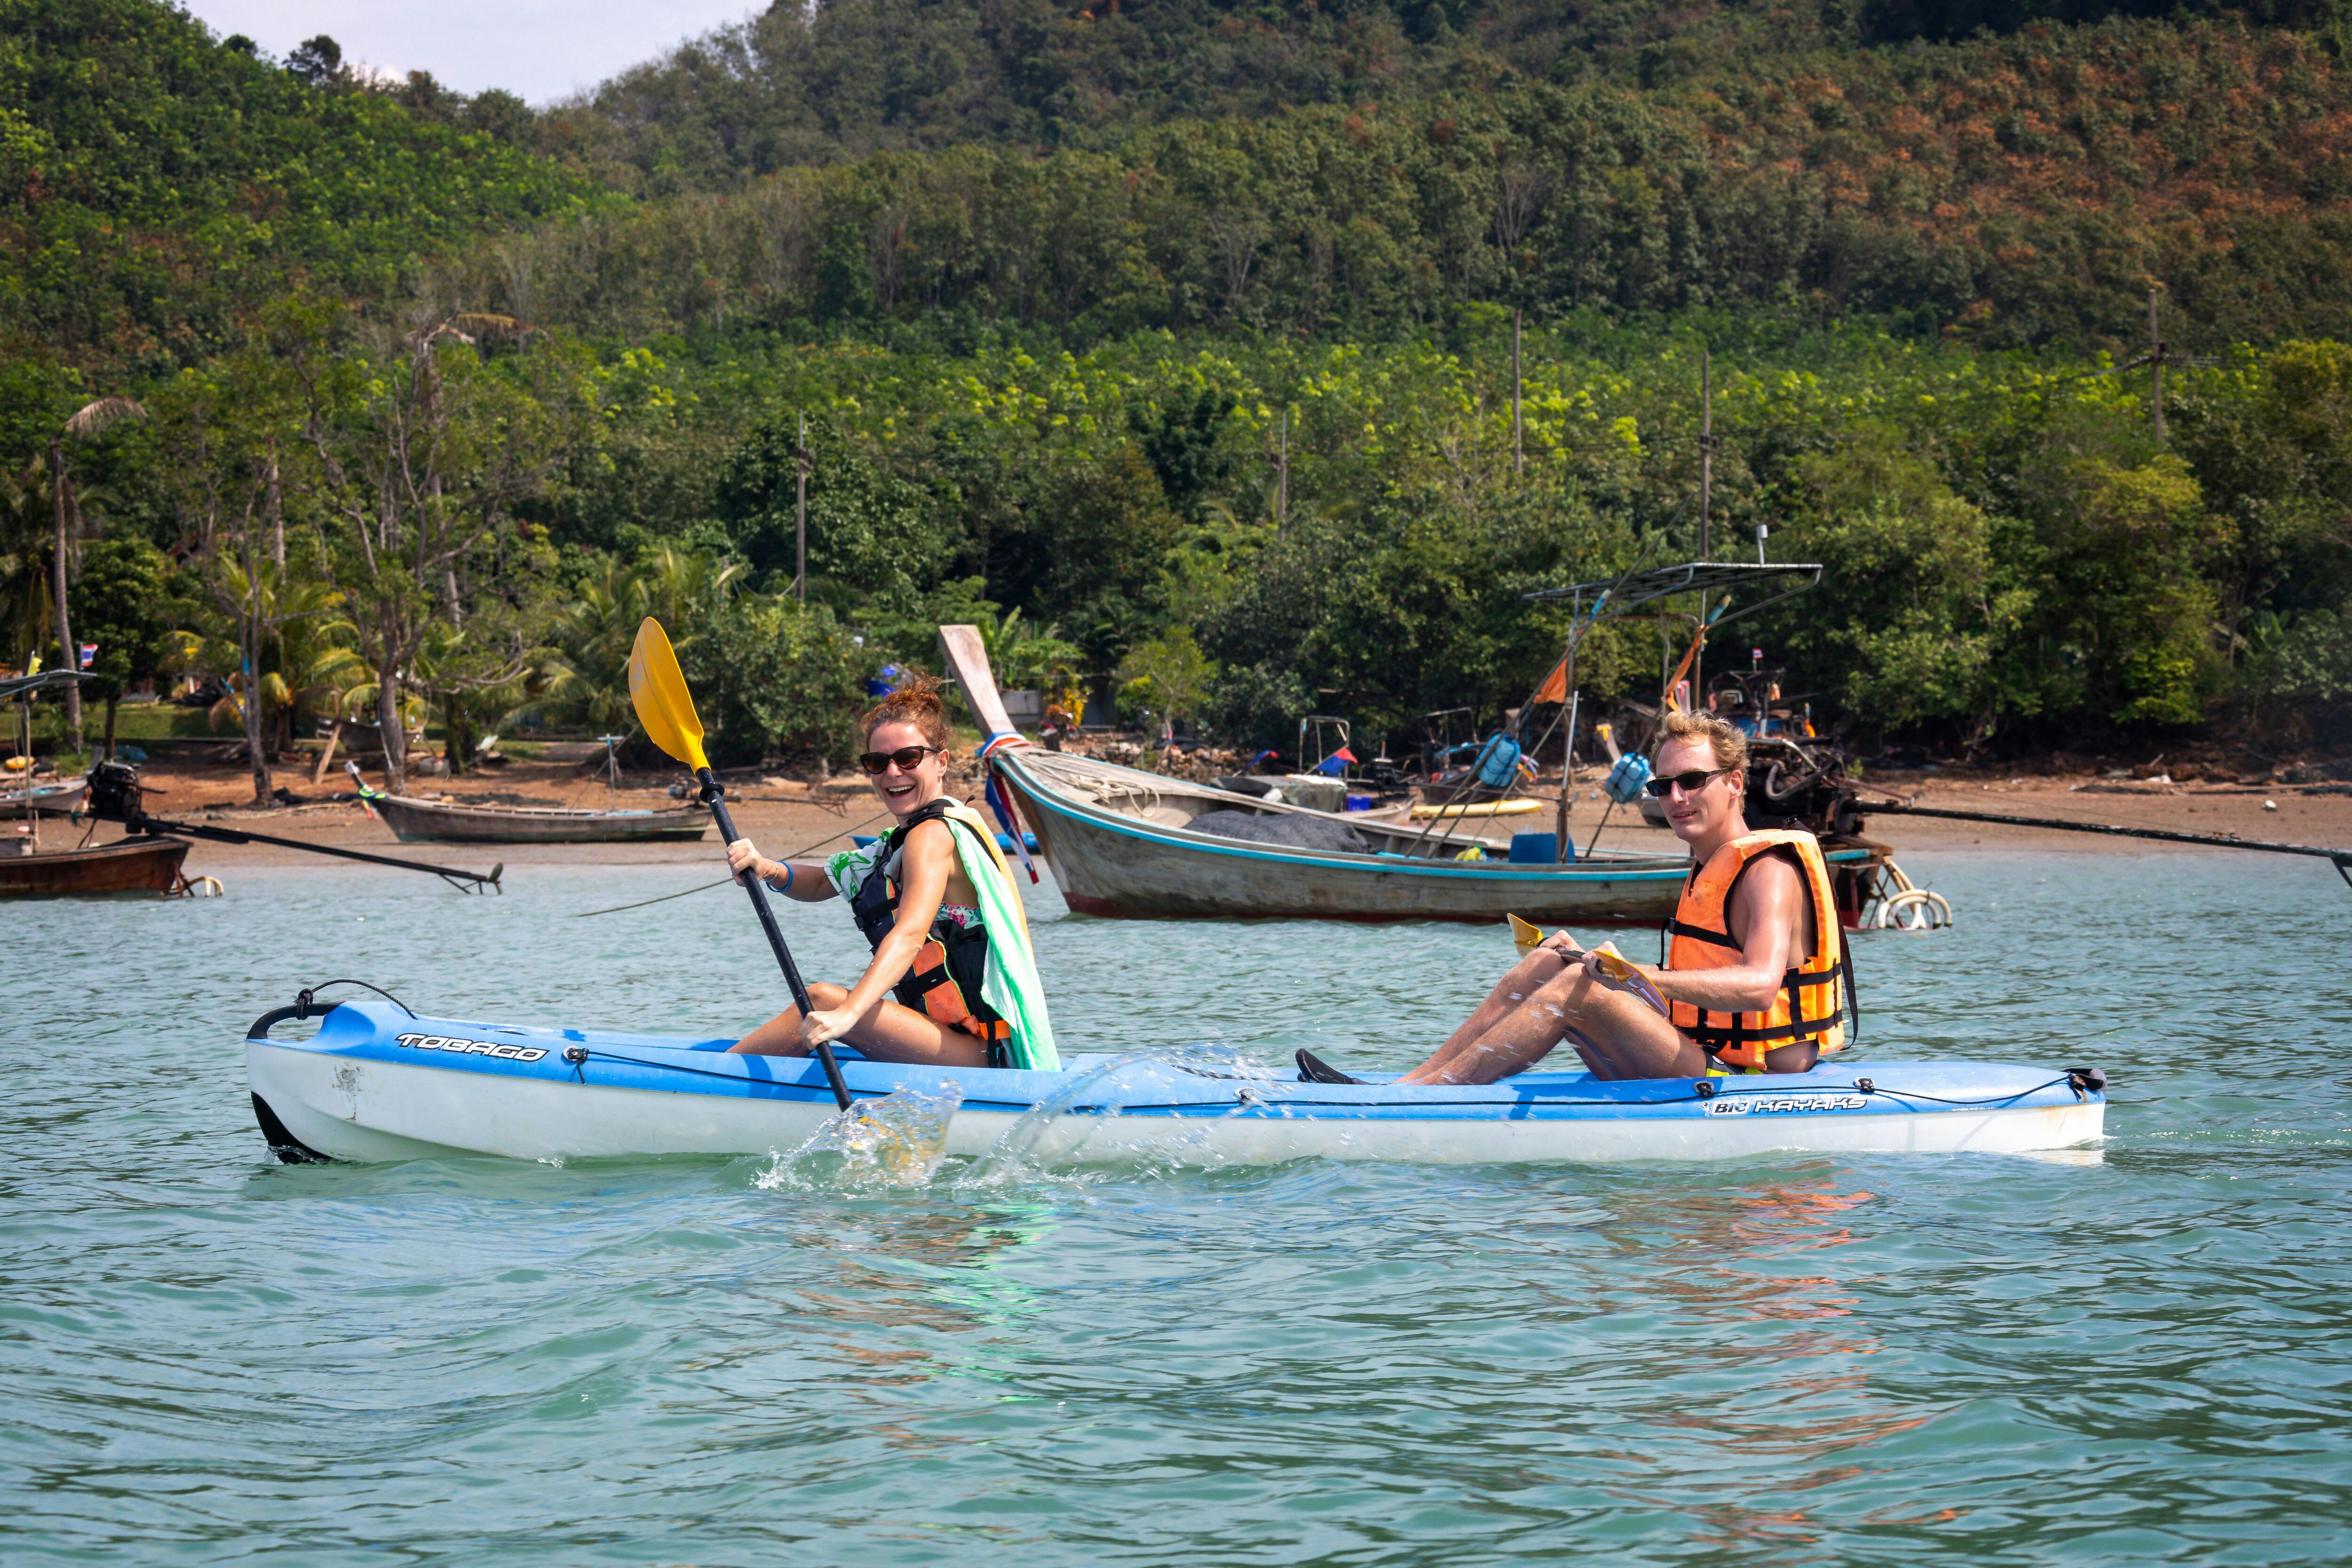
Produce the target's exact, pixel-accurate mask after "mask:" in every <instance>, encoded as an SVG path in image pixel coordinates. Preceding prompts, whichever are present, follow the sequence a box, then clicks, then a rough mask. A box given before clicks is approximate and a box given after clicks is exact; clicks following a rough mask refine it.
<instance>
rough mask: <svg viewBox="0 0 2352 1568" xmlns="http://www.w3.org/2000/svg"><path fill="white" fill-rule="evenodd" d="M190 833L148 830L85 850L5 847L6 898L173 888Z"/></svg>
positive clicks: (1, 877)
mask: <svg viewBox="0 0 2352 1568" xmlns="http://www.w3.org/2000/svg"><path fill="white" fill-rule="evenodd" d="M187 858H188V841H186V840H185V839H166V838H150V837H147V836H145V835H143V834H137V835H133V836H131V837H130V838H126V839H121V840H118V841H115V842H113V843H110V844H93V845H91V846H90V847H89V849H83V850H37V851H35V852H32V853H30V854H9V853H6V852H0V898H61V897H70V896H74V895H77V894H100V893H159V894H161V893H170V892H172V891H173V890H174V889H175V888H177V887H178V886H179V885H180V862H182V861H184V860H186V859H187Z"/></svg>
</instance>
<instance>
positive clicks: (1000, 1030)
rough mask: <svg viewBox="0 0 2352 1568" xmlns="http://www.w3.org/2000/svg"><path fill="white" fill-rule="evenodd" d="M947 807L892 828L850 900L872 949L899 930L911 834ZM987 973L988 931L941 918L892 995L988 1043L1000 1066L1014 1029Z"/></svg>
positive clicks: (941, 803) (936, 805)
mask: <svg viewBox="0 0 2352 1568" xmlns="http://www.w3.org/2000/svg"><path fill="white" fill-rule="evenodd" d="M948 804H949V803H948V802H947V801H946V800H934V801H932V802H931V803H930V804H929V805H927V806H923V807H921V808H919V809H918V810H916V811H914V812H913V813H912V814H911V815H909V816H908V818H907V820H906V821H903V822H901V823H899V824H898V826H897V827H895V828H893V829H891V830H890V834H889V837H887V838H886V839H884V840H883V841H882V844H881V853H880V854H878V855H877V856H876V857H875V860H874V865H873V869H872V870H870V871H868V872H867V873H866V880H865V881H864V882H863V883H860V884H859V885H858V889H857V893H856V896H854V897H852V898H851V899H850V901H849V913H850V916H851V918H852V919H854V920H856V922H857V929H858V930H860V931H862V932H864V933H865V934H866V943H867V944H868V945H869V946H873V947H875V948H877V950H878V949H879V948H880V947H881V946H882V939H883V938H884V937H886V936H889V935H890V933H891V932H892V931H894V930H896V929H897V928H898V894H899V887H898V878H896V877H894V876H892V875H891V874H890V867H891V864H892V863H893V862H895V861H896V860H897V859H898V854H899V852H900V851H901V850H903V849H904V848H905V847H906V843H907V835H908V833H910V832H912V831H914V830H915V828H916V826H917V825H918V824H919V823H923V822H936V821H942V820H944V819H945V818H946V817H947V812H948ZM948 831H949V832H950V833H952V832H954V831H956V830H955V824H954V823H953V822H949V823H948ZM987 975H988V929H987V927H986V926H982V925H957V924H955V923H954V922H953V921H951V920H949V919H948V918H947V917H946V916H944V915H941V916H940V917H939V918H937V919H934V920H933V921H932V922H931V934H930V936H929V937H928V938H926V939H925V941H924V943H923V945H922V946H921V947H920V948H919V949H918V950H917V952H916V954H915V961H914V963H913V964H911V965H910V966H908V969H907V973H906V975H905V976H904V977H902V978H900V980H899V981H898V984H897V985H895V986H893V987H891V988H890V992H891V995H893V996H895V997H897V998H898V1000H899V1001H900V1002H901V1003H902V1004H904V1005H905V1006H907V1007H909V1008H912V1009H914V1010H915V1011H917V1012H919V1013H921V1014H922V1015H924V1016H925V1017H926V1018H929V1019H931V1020H932V1021H933V1022H934V1023H940V1024H945V1025H946V1026H947V1027H948V1028H950V1029H960V1030H963V1031H964V1032H965V1033H966V1034H969V1035H971V1036H974V1037H975V1038H977V1039H980V1040H986V1041H987V1042H988V1059H989V1063H990V1065H991V1066H1001V1065H1003V1061H1001V1060H1000V1058H1002V1057H1003V1054H1004V1042H1005V1041H1006V1040H1009V1039H1011V1038H1012V1035H1013V1026H1012V1025H1010V1024H1008V1023H1006V1022H1005V1021H1004V1019H1002V1018H1000V1017H998V1016H997V1012H996V1009H993V1008H992V1007H990V1006H989V1005H988V1003H987V1001H986V1000H985V999H984V998H982V996H981V991H980V988H981V982H982V980H983V979H985V978H986V977H987Z"/></svg>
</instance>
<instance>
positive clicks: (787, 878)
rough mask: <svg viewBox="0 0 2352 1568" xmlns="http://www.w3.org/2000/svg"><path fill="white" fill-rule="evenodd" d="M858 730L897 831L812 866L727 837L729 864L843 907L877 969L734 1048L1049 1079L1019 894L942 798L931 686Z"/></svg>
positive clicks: (1047, 1040) (817, 987) (984, 829)
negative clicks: (835, 1049)
mask: <svg viewBox="0 0 2352 1568" xmlns="http://www.w3.org/2000/svg"><path fill="white" fill-rule="evenodd" d="M864 729H865V731H866V751H865V753H864V754H863V755H862V756H860V757H859V758H858V759H857V760H858V764H859V766H860V767H862V768H865V769H866V776H867V777H868V778H870V779H873V781H874V789H875V792H876V793H877V794H878V795H880V796H881V797H882V803H883V804H884V805H885V806H887V807H888V808H889V810H890V813H891V815H892V816H894V817H896V818H897V819H898V825H897V826H896V827H894V828H892V829H891V830H890V831H889V832H888V833H887V835H885V836H884V837H882V838H880V839H877V841H875V842H873V843H872V844H870V845H868V846H867V847H866V848H865V849H862V850H848V851H845V852H842V853H840V854H836V855H834V856H832V857H830V858H829V859H827V860H825V861H824V862H800V861H795V862H784V861H772V860H767V859H764V858H763V857H761V854H760V852H759V851H758V850H757V849H755V848H754V847H753V846H752V843H751V840H749V839H737V840H736V841H734V842H733V843H730V844H729V845H728V846H727V864H728V866H729V867H730V869H731V870H733V871H734V873H736V874H737V875H738V876H740V875H741V874H742V873H744V872H746V871H753V872H756V873H757V874H758V875H759V876H760V878H761V880H762V881H764V882H765V883H767V884H768V885H769V886H770V887H771V888H772V889H774V890H775V891H776V892H778V893H781V894H784V895H786V896H787V897H790V898H796V899H799V900H800V901H801V902H803V903H804V904H815V903H819V902H821V901H823V900H824V899H828V898H834V897H840V898H844V899H846V900H848V901H849V913H850V916H851V918H852V919H854V920H856V922H857V927H858V929H859V930H860V931H862V932H864V933H865V936H866V941H867V942H868V943H869V944H870V945H871V946H873V949H874V959H873V962H872V963H870V964H868V965H867V966H866V973H865V974H863V975H861V976H859V977H858V979H857V983H856V985H854V986H851V987H850V988H848V989H846V990H845V989H843V988H841V987H839V986H835V985H827V984H824V983H823V982H818V983H815V984H812V985H811V986H810V987H809V1000H810V1001H811V1002H813V1003H814V1004H815V1010H814V1011H813V1012H811V1013H810V1014H809V1015H808V1017H806V1018H803V1017H802V1016H801V1012H800V1009H798V1008H797V1007H793V1008H786V1009H784V1010H783V1011H782V1012H781V1013H778V1014H777V1015H776V1016H775V1017H774V1018H772V1019H769V1020H768V1021H767V1022H766V1023H763V1024H761V1026H760V1027H759V1028H758V1029H755V1030H752V1031H751V1033H750V1034H747V1035H745V1036H744V1037H743V1038H742V1039H741V1040H738V1041H736V1043H735V1045H734V1046H733V1048H732V1049H734V1050H735V1051H746V1052H751V1053H752V1054H756V1055H763V1056H805V1055H807V1054H808V1053H809V1052H810V1051H814V1049H815V1048H816V1047H817V1046H818V1045H819V1044H820V1043H822V1042H824V1041H828V1040H842V1041H845V1042H846V1043H847V1044H849V1045H853V1046H855V1047H856V1048H857V1050H858V1051H859V1052H860V1053H862V1054H863V1055H865V1056H866V1057H869V1058H871V1059H872V1060H874V1061H913V1062H921V1063H924V1064H927V1065H929V1066H937V1067H1026V1068H1034V1069H1037V1070H1040V1071H1057V1070H1058V1069H1059V1067H1060V1065H1061V1063H1060V1061H1059V1059H1058V1058H1057V1057H1056V1056H1055V1051H1054V1030H1053V1025H1052V1023H1051V1021H1050V1020H1049V1019H1047V1017H1046V1013H1045V989H1044V988H1043V986H1042V985H1041V984H1040V983H1039V981H1038V978H1037V961H1036V957H1035V955H1034V952H1033V951H1032V949H1031V947H1030V944H1029V925H1028V919H1027V915H1026V914H1025V913H1024V910H1023V909H1022V907H1021V895H1020V894H1019V893H1018V892H1017V891H1015V889H1014V886H1013V875H1012V873H1011V872H1010V871H1009V870H1008V869H1007V868H1006V866H1005V863H1004V857H1003V853H1002V852H1000V851H999V850H998V849H997V847H996V836H995V834H993V833H992V832H991V831H989V829H988V826H987V824H986V823H985V822H984V821H982V819H981V817H980V815H979V814H978V813H977V812H975V811H973V810H971V808H970V807H967V806H963V805H960V804H958V803H957V802H956V801H955V800H953V799H951V798H950V796H949V795H948V794H947V763H948V755H949V754H948V741H949V739H950V735H949V730H948V718H947V710H946V708H945V707H944V706H941V704H940V698H939V693H938V691H937V690H936V686H935V683H933V682H930V681H929V680H918V681H916V682H915V683H913V684H912V685H908V686H906V687H904V688H903V689H901V690H899V691H897V692H893V693H892V694H891V695H889V696H887V697H885V698H884V699H883V700H882V702H881V704H880V706H877V707H876V708H875V709H874V710H873V711H872V712H871V713H868V714H867V715H866V717H865V720H864ZM894 998H895V999H894Z"/></svg>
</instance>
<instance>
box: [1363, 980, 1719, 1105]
mask: <svg viewBox="0 0 2352 1568" xmlns="http://www.w3.org/2000/svg"><path fill="white" fill-rule="evenodd" d="M1512 972H1513V974H1517V969H1516V968H1515V969H1514V970H1513V971H1512ZM1506 980H1508V977H1506ZM1496 990H1497V992H1498V993H1501V992H1503V991H1504V990H1505V987H1497V988H1496ZM1494 999H1495V998H1491V997H1490V998H1488V1001H1489V1002H1490V1003H1491V1002H1492V1001H1493V1000H1494ZM1485 1011H1486V1008H1485V1007H1483V1006H1482V1008H1481V1009H1480V1012H1485ZM1478 1017H1479V1014H1478V1013H1474V1014H1472V1015H1471V1020H1472V1022H1473V1023H1475V1022H1476V1021H1477V1019H1478ZM1469 1030H1470V1025H1468V1024H1465V1026H1464V1027H1463V1029H1460V1030H1455V1031H1454V1038H1453V1039H1451V1040H1447V1041H1446V1043H1445V1044H1444V1046H1442V1047H1440V1048H1439V1050H1438V1051H1437V1053H1436V1054H1435V1055H1433V1056H1432V1057H1431V1058H1430V1059H1429V1060H1428V1061H1424V1062H1423V1063H1422V1064H1421V1065H1420V1066H1419V1067H1416V1068H1414V1069H1413V1070H1412V1071H1411V1072H1408V1073H1406V1074H1405V1075H1404V1077H1402V1079H1400V1080H1398V1082H1402V1083H1492V1082H1496V1080H1497V1079H1502V1078H1508V1077H1510V1076H1511V1075H1513V1074H1514V1073H1518V1072H1524V1071H1527V1070H1528V1068H1530V1067H1532V1066H1534V1065H1535V1064H1536V1063H1537V1062H1538V1061H1542V1060H1543V1059H1544V1057H1545V1056H1547V1055H1549V1053H1550V1052H1551V1051H1552V1049H1553V1048H1554V1047H1555V1046H1557V1045H1559V1043H1560V1042H1561V1041H1562V1040H1572V1041H1573V1042H1574V1043H1575V1048H1576V1051H1577V1054H1578V1055H1579V1056H1580V1057H1582V1058H1583V1059H1584V1063H1585V1065H1586V1066H1587V1067H1589V1068H1590V1069H1591V1071H1592V1072H1593V1075H1594V1076H1595V1077H1599V1078H1606V1079H1622V1078H1695V1077H1697V1076H1699V1075H1701V1074H1703V1073H1704V1072H1706V1052H1705V1051H1701V1050H1700V1049H1699V1048H1698V1047H1697V1046H1696V1044H1694V1043H1693V1042H1692V1041H1690V1040H1687V1039H1685V1037H1684V1035H1683V1033H1682V1031H1681V1030H1677V1029H1676V1028H1675V1026H1674V1025H1673V1024H1671V1023H1669V1022H1668V1021H1667V1020H1666V1019H1663V1018H1660V1017H1659V1016H1658V1014H1657V1012H1656V1010H1655V1009H1653V1008H1652V1007H1651V1006H1650V1005H1649V1004H1648V1003H1647V1002H1644V1001H1643V1000H1642V999H1641V998H1638V997H1635V996H1633V995H1632V994H1630V993H1628V992H1625V991H1619V990H1612V989H1611V988H1608V987H1606V986H1602V985H1601V984H1599V983H1598V982H1596V981H1594V980H1593V979H1592V978H1591V977H1590V976H1589V975H1587V974H1585V972H1584V970H1583V969H1582V968H1581V967H1576V968H1570V969H1565V970H1564V972H1562V973H1559V974H1556V975H1554V976H1553V977H1551V978H1550V979H1549V980H1547V981H1545V982H1544V983H1543V984H1541V985H1540V986H1538V987H1537V988H1536V989H1535V990H1533V991H1532V992H1529V993H1527V995H1526V998H1525V999H1524V1000H1522V1001H1520V1002H1518V1003H1517V1004H1516V1005H1514V1006H1511V1007H1509V1008H1507V1009H1503V1010H1502V1011H1501V1012H1500V1014H1499V1016H1497V1017H1496V1018H1495V1019H1493V1021H1492V1022H1490V1023H1488V1024H1487V1025H1486V1027H1485V1028H1483V1029H1482V1030H1479V1031H1477V1032H1476V1033H1475V1034H1473V1033H1470V1032H1469Z"/></svg>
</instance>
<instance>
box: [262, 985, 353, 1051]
mask: <svg viewBox="0 0 2352 1568" xmlns="http://www.w3.org/2000/svg"><path fill="white" fill-rule="evenodd" d="M306 995H307V993H306ZM342 1005H343V1004H342V1003H341V1002H329V1003H327V1004H326V1005H325V1006H324V1007H320V1005H318V1004H317V1003H315V1002H312V1003H309V1004H308V1005H305V1004H304V1003H302V1002H297V1003H295V1004H294V1005H293V1006H292V1007H286V1008H272V1009H269V1010H268V1012H266V1013H264V1014H262V1015H261V1016H260V1017H259V1018H257V1019H254V1020H253V1027H252V1028H251V1029H249V1030H246V1031H245V1038H246V1039H247V1040H268V1038H269V1031H270V1030H273V1029H276V1028H277V1027H278V1025H279V1024H281V1023H284V1022H285V1021H286V1020H287V1019H322V1018H325V1017H326V1016H327V1015H328V1014H329V1013H331V1012H333V1011H334V1010H335V1009H337V1008H339V1007H341V1006H342Z"/></svg>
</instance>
